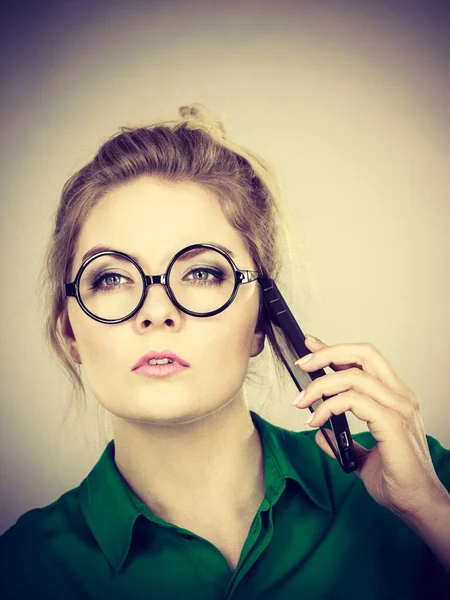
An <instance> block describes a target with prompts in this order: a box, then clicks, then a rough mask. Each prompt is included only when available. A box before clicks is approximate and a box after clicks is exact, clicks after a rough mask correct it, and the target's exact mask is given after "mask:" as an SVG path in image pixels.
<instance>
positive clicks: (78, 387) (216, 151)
mask: <svg viewBox="0 0 450 600" xmlns="http://www.w3.org/2000/svg"><path fill="white" fill-rule="evenodd" d="M179 114H180V117H181V119H178V120H176V121H164V122H160V123H154V124H153V125H148V126H142V127H141V126H137V127H122V128H121V129H120V130H119V132H117V133H116V134H114V135H113V136H112V137H110V138H109V139H108V140H107V141H106V142H105V143H103V144H102V146H101V147H100V148H99V150H98V152H97V154H96V155H95V156H94V158H93V159H92V160H91V161H90V162H89V163H88V164H86V165H85V166H84V167H82V168H81V169H80V170H79V171H77V172H76V173H75V174H74V175H72V176H71V177H70V179H69V180H68V181H67V182H66V184H65V185H64V187H63V190H62V195H61V199H60V202H59V205H58V207H57V210H56V213H55V216H54V228H53V231H52V233H51V237H50V239H49V241H48V245H47V249H46V254H45V258H44V264H43V268H42V274H41V281H42V284H41V286H40V290H39V293H40V294H41V295H43V300H42V302H41V306H42V307H43V309H44V311H45V334H44V336H45V341H46V343H47V344H48V345H49V347H50V348H51V350H52V351H53V353H54V357H56V362H57V364H58V366H59V367H60V368H62V371H63V373H64V374H65V375H66V376H67V377H68V379H69V381H70V382H71V383H72V397H71V402H70V405H69V408H70V407H72V406H73V405H75V406H76V407H77V409H79V408H80V406H81V404H83V408H84V409H85V408H86V392H85V389H84V385H83V381H82V379H81V369H80V366H79V365H78V364H76V363H74V361H73V359H72V357H71V355H70V354H69V352H68V349H67V346H66V342H65V340H64V338H63V337H62V334H61V331H60V327H59V325H58V320H59V317H60V315H61V314H62V312H63V310H64V309H65V307H66V302H67V298H66V295H65V289H64V283H66V282H69V281H70V280H71V279H70V276H71V270H72V262H73V258H74V255H75V248H76V244H77V239H78V236H79V233H80V231H81V228H82V226H83V223H84V222H85V219H86V218H87V216H88V215H89V213H90V211H91V210H92V208H93V207H94V206H95V205H96V204H97V203H98V202H99V200H100V199H101V198H102V197H103V196H105V195H106V194H107V193H108V192H109V191H111V190H113V189H114V188H117V187H118V186H121V185H123V184H125V183H126V182H128V181H129V180H132V179H134V178H136V177H140V176H143V175H151V176H154V177H155V178H157V179H159V180H161V181H170V182H194V183H196V184H198V185H200V186H202V187H203V188H205V189H206V190H207V191H209V192H212V193H213V194H214V196H215V197H216V198H217V199H218V201H219V203H220V206H221V208H222V211H223V213H224V215H225V216H226V218H227V219H228V221H229V223H230V224H231V225H232V226H233V227H234V228H235V229H236V230H237V231H238V232H239V233H240V235H241V237H242V240H243V242H244V244H245V247H246V249H247V251H248V253H249V254H250V256H251V257H252V259H253V262H254V265H255V268H256V269H257V270H258V271H260V272H265V273H266V274H267V275H268V276H269V277H271V278H272V279H275V280H276V281H277V283H278V282H279V281H280V279H282V267H283V269H286V268H288V269H289V263H288V262H287V261H289V259H290V233H289V230H288V227H287V223H288V219H287V218H286V216H285V214H284V212H283V209H282V205H281V200H280V189H279V186H278V182H277V180H276V177H275V175H274V173H273V171H272V169H271V168H270V167H269V165H268V164H267V163H266V162H265V161H264V160H263V159H262V158H260V157H259V156H258V155H257V154H255V153H254V152H250V151H248V150H246V149H245V148H244V147H242V146H240V145H238V144H237V143H234V142H232V141H231V140H229V139H228V137H227V135H226V131H225V128H224V126H223V123H222V122H221V121H218V120H217V119H216V118H215V117H214V115H213V114H212V113H211V112H210V111H209V110H208V109H207V108H206V107H205V106H203V105H202V104H199V103H195V104H191V105H189V106H182V107H180V108H179ZM290 280H291V277H290V274H289V275H288V276H287V278H286V280H285V281H283V280H282V285H283V288H282V289H283V294H284V292H285V290H286V289H287V287H288V285H289V284H290ZM258 325H262V326H263V328H264V331H265V335H266V338H267V340H268V343H269V345H270V349H271V351H272V354H273V359H274V361H273V363H274V366H275V369H276V374H277V379H278V380H279V382H280V381H281V379H282V375H283V374H284V375H285V370H284V367H283V366H282V363H283V361H282V354H281V350H280V347H279V345H278V342H277V340H276V337H275V334H274V330H273V325H272V323H270V322H269V321H268V320H266V319H265V315H264V311H263V301H262V294H261V293H260V310H259V315H258ZM251 375H253V373H251V369H249V370H248V372H247V375H246V379H250V376H251Z"/></svg>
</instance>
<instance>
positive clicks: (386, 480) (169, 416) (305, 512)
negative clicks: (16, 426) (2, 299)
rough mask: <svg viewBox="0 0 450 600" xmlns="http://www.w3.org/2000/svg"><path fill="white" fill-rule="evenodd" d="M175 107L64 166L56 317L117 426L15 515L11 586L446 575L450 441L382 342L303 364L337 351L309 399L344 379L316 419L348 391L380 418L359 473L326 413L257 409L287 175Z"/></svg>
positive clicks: (403, 592)
mask: <svg viewBox="0 0 450 600" xmlns="http://www.w3.org/2000/svg"><path fill="white" fill-rule="evenodd" d="M180 115H181V120H180V121H178V122H168V123H163V124H155V125H153V126H151V127H147V128H135V129H133V128H128V129H123V130H122V132H121V133H120V134H117V135H115V136H113V137H112V138H111V139H110V140H108V141H107V142H106V143H105V144H104V145H103V146H102V147H101V148H100V149H99V151H98V153H97V155H96V156H95V158H94V159H93V160H92V161H91V162H90V163H89V164H88V165H86V166H85V167H83V168H82V169H81V170H80V171H79V172H78V173H76V174H75V175H74V176H73V177H72V178H71V179H70V180H69V181H68V182H67V184H66V185H65V187H64V190H63V193H62V198H61V202H60V205H59V208H58V211H57V214H56V221H55V230H54V232H53V236H52V239H51V242H50V245H49V250H48V260H47V272H48V281H49V284H50V288H49V290H50V291H49V293H50V302H49V307H50V312H49V317H48V323H47V332H48V338H49V341H50V343H51V345H52V347H53V348H54V350H55V351H56V355H57V356H58V357H59V358H60V359H61V360H62V363H63V365H64V366H65V368H66V369H67V372H68V373H69V374H70V376H71V377H72V379H73V382H74V389H75V390H76V391H78V392H80V393H81V394H82V392H83V388H82V381H81V377H80V369H81V366H82V368H83V372H84V374H85V377H86V380H87V381H88V383H89V387H90V388H91V390H92V392H93V395H94V396H95V398H96V399H97V400H98V402H99V403H100V404H101V405H102V406H103V407H104V408H105V409H106V410H107V411H108V412H109V413H110V414H111V424H112V427H113V432H114V436H113V440H111V441H110V442H109V444H108V445H107V447H106V448H105V450H104V452H103V454H102V456H101V458H100V459H99V461H98V463H97V464H96V465H95V467H94V468H93V469H92V471H91V473H89V475H88V476H87V477H86V479H85V480H84V481H83V482H82V483H81V484H80V486H79V487H77V488H75V489H73V490H70V491H68V492H66V493H65V494H63V495H62V496H61V497H60V498H59V499H58V500H56V501H55V502H54V503H53V504H51V505H49V506H47V507H44V508H42V509H34V510H31V511H28V512H27V513H25V514H24V515H22V516H21V517H20V518H19V519H18V521H17V522H16V524H15V525H13V526H12V527H11V528H10V529H9V530H8V531H7V532H5V534H4V535H3V536H2V538H1V540H2V541H1V548H2V565H3V566H2V569H3V575H2V590H3V592H4V595H3V597H5V594H6V597H8V598H40V597H42V598H64V599H70V598H108V599H111V598H123V597H130V598H158V599H162V598H164V599H171V598H183V599H188V598H231V597H232V598H236V599H238V598H247V599H248V598H270V599H276V598H280V599H281V598H282V599H285V598H286V599H287V598H289V599H290V598H295V597H299V596H300V595H301V594H303V595H304V597H307V598H328V597H334V598H347V599H348V598H360V597H361V594H362V597H364V598H365V599H371V598H374V599H375V598H376V599H379V598H400V597H401V598H419V597H420V598H422V597H424V595H425V594H427V595H428V596H429V597H438V594H442V595H444V594H445V590H446V589H448V588H447V586H448V584H449V581H450V579H449V574H448V571H449V569H450V557H449V553H450V551H449V540H448V533H449V522H450V519H449V515H450V495H449V493H448V489H449V487H450V471H449V465H450V451H448V450H446V449H444V448H442V446H441V445H440V444H439V442H438V441H437V440H435V439H434V438H432V437H430V436H426V435H425V432H424V430H423V424H422V420H421V417H420V410H419V405H418V401H417V398H416V396H415V394H414V392H413V391H412V390H411V389H409V388H408V387H407V385H406V384H405V383H404V382H402V381H401V380H400V379H399V377H398V376H397V375H396V373H395V371H394V370H393V369H392V367H391V366H390V365H389V364H388V362H387V361H386V359H385V358H384V357H383V356H382V355H381V354H380V353H379V352H378V351H377V350H376V349H375V348H374V347H373V346H371V345H370V344H340V345H336V346H330V347H329V346H327V345H326V344H324V343H322V342H321V341H320V340H317V339H315V338H311V339H310V340H308V341H307V344H308V348H310V350H311V352H312V354H311V355H310V360H309V362H306V364H303V365H297V368H302V369H304V370H305V371H308V369H309V370H317V369H318V368H321V367H322V368H323V367H325V366H331V367H332V368H333V370H334V371H335V373H330V374H328V375H326V376H325V377H323V378H321V379H317V380H315V381H314V382H312V383H311V384H310V385H309V386H308V388H307V391H306V394H305V395H304V397H303V404H302V405H301V407H303V408H305V407H307V406H309V405H310V404H311V403H312V402H314V401H315V400H317V399H319V398H321V396H322V395H324V394H325V395H329V396H330V395H333V394H337V393H339V392H340V395H339V396H337V397H335V398H332V399H330V400H328V401H327V402H325V403H323V404H322V405H321V406H320V407H319V408H318V409H317V412H316V415H315V417H314V420H313V421H312V423H310V425H312V426H319V425H323V424H324V423H325V422H326V421H327V419H328V418H329V417H330V415H331V414H332V413H334V414H340V413H342V412H344V411H346V410H351V411H352V412H353V413H354V414H355V415H356V416H357V417H358V418H360V419H362V420H364V421H366V422H367V423H368V427H369V430H370V433H369V432H364V433H360V434H356V435H355V436H354V439H355V442H356V440H359V441H360V442H361V444H359V443H358V442H356V443H355V446H356V449H357V452H358V454H359V456H360V459H361V463H360V467H359V469H358V471H357V472H356V473H352V474H350V475H346V474H345V473H343V471H342V469H341V468H340V466H339V465H338V464H337V462H336V461H335V460H334V455H333V454H332V452H331V450H330V449H329V447H328V445H327V443H326V441H325V440H324V438H323V436H322V434H321V433H320V432H319V433H318V435H317V444H318V445H317V444H316V440H315V432H314V431H311V432H309V431H307V432H293V431H287V430H285V429H283V428H280V427H276V426H274V425H272V424H270V423H269V422H267V421H265V420H264V419H262V418H261V417H260V416H259V415H257V414H256V413H254V412H253V411H249V410H248V409H247V407H246V403H245V396H244V390H243V383H244V380H245V378H246V374H247V370H248V367H249V359H250V357H256V356H258V355H259V354H260V353H261V352H262V350H263V348H264V342H265V338H266V337H267V339H268V343H269V344H270V347H271V349H272V351H273V354H274V358H275V360H278V361H279V364H280V365H281V360H280V355H279V348H278V346H277V343H276V339H275V336H274V333H273V330H272V326H271V324H270V322H267V321H266V319H265V318H264V313H263V311H262V299H261V294H260V291H259V288H258V284H257V275H258V273H262V272H263V271H265V272H266V273H268V275H269V276H270V277H272V278H274V279H277V277H278V275H279V272H280V270H281V265H282V256H283V252H282V244H281V235H280V232H281V231H282V228H283V227H284V223H283V217H282V210H281V207H280V202H279V199H278V192H277V186H276V184H275V180H274V177H273V175H272V174H271V172H270V170H269V169H268V168H267V166H266V165H265V164H264V162H263V161H261V160H260V159H259V158H257V157H256V156H255V155H254V154H252V153H249V152H247V151H245V150H244V149H243V148H241V147H239V146H237V145H236V144H233V143H232V142H230V141H229V140H228V139H227V138H226V135H225V131H224V128H223V125H222V124H221V123H216V122H215V121H214V119H213V118H212V117H211V115H210V113H209V112H208V111H207V110H206V109H205V108H204V107H202V106H201V105H192V106H189V107H182V108H181V109H180ZM234 270H237V271H239V272H240V275H239V277H242V279H241V280H240V285H239V286H237V287H236V285H235V279H234V277H235V274H234V272H233V271H234ZM157 274H158V275H163V274H164V275H166V278H164V277H161V278H158V277H155V276H156V275H157ZM166 284H167V285H166ZM158 361H159V363H167V362H171V361H172V364H171V365H167V366H164V365H163V364H161V365H160V366H159V365H158ZM155 363H156V364H155ZM318 446H320V448H319V447H318ZM327 455H329V456H327ZM428 596H427V597H428Z"/></svg>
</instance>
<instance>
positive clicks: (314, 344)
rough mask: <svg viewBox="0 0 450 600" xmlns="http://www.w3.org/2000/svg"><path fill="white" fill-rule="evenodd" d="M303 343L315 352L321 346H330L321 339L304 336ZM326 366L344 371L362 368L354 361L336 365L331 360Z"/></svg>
mask: <svg viewBox="0 0 450 600" xmlns="http://www.w3.org/2000/svg"><path fill="white" fill-rule="evenodd" d="M305 345H306V347H307V348H311V349H312V351H313V352H317V350H318V349H321V348H330V346H327V345H326V344H325V343H324V342H322V340H319V339H317V338H315V339H314V340H312V339H311V338H308V337H305ZM294 364H295V363H294ZM327 366H329V367H330V369H333V371H345V370H346V369H351V368H352V367H354V368H356V369H362V367H361V365H358V364H356V363H346V364H342V365H337V364H336V363H334V362H332V363H330V364H329V365H327Z"/></svg>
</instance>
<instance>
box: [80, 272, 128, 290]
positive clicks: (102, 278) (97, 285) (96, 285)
mask: <svg viewBox="0 0 450 600" xmlns="http://www.w3.org/2000/svg"><path fill="white" fill-rule="evenodd" d="M120 278H122V279H127V280H128V281H130V280H129V278H128V277H125V275H121V274H120V273H102V274H101V275H99V276H98V277H96V278H95V279H94V281H93V282H92V285H91V288H90V289H91V290H94V291H95V290H103V291H109V290H111V289H114V288H116V287H120V286H121V285H124V284H121V283H118V282H117V281H116V282H115V283H111V284H108V283H106V285H102V283H103V282H107V281H108V280H111V279H113V280H114V279H116V280H117V279H120Z"/></svg>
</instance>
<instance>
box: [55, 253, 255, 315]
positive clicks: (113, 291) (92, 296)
mask: <svg viewBox="0 0 450 600" xmlns="http://www.w3.org/2000/svg"><path fill="white" fill-rule="evenodd" d="M199 274H202V275H203V276H206V277H207V278H206V277H200V278H198V277H195V276H196V275H199ZM260 278H261V274H259V273H258V271H249V270H241V269H238V268H237V267H236V265H235V264H234V262H233V260H232V258H231V257H230V256H229V255H228V254H227V253H226V252H225V251H223V250H222V249H221V248H217V247H216V246H213V245H211V244H192V245H190V246H186V247H185V248H183V249H182V250H180V251H179V252H177V253H176V254H175V256H174V257H173V258H172V259H171V261H170V263H169V266H168V267H167V271H166V272H165V273H164V274H162V275H146V274H145V273H144V271H143V269H142V268H141V266H140V265H139V264H138V263H137V262H136V261H135V260H134V259H133V258H131V256H129V255H128V254H125V253H124V252H119V251H109V250H108V251H103V252H98V253H97V254H94V255H93V256H91V257H89V258H88V259H87V260H85V261H84V262H83V264H82V265H81V267H80V268H79V270H78V273H77V275H76V277H75V279H74V281H73V282H72V283H65V284H64V286H65V292H66V296H68V297H69V296H73V297H75V298H76V299H77V301H78V304H79V305H80V307H81V309H82V310H83V311H84V312H85V313H86V314H87V315H88V316H89V317H91V318H92V319H94V320H95V321H99V322H100V323H108V324H113V323H122V322H123V321H126V320H127V319H130V318H131V317H133V316H134V315H135V314H136V313H137V312H138V311H139V310H140V308H141V307H142V305H143V303H144V301H145V298H146V295H147V289H148V287H149V286H150V285H154V284H157V283H160V284H162V285H164V286H165V288H166V291H167V294H168V296H169V298H170V299H171V301H172V302H173V304H175V306H177V307H178V308H179V309H180V310H181V311H183V312H184V313H186V314H188V315H192V316H194V317H211V316H213V315H216V314H218V313H220V312H222V311H224V310H225V309H226V308H227V307H228V306H229V305H230V304H231V303H232V302H233V300H234V299H235V297H236V294H237V292H238V289H239V286H240V285H241V284H245V283H251V282H252V281H256V280H258V279H260Z"/></svg>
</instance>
